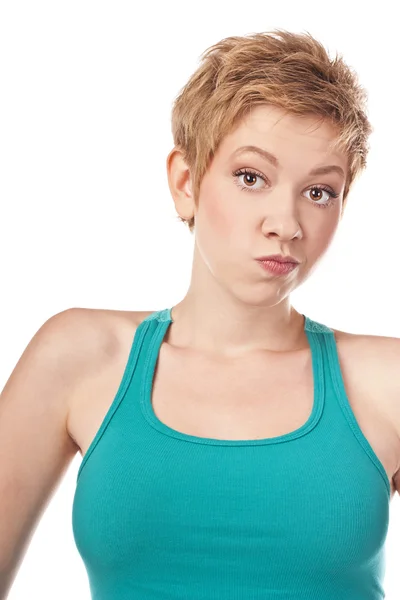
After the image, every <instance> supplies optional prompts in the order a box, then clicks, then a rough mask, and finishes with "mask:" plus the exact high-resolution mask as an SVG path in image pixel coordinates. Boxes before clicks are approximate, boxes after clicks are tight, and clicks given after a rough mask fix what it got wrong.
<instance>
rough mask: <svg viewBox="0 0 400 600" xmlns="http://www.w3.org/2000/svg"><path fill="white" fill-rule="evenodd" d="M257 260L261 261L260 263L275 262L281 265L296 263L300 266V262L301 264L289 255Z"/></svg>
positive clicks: (273, 255)
mask: <svg viewBox="0 0 400 600" xmlns="http://www.w3.org/2000/svg"><path fill="white" fill-rule="evenodd" d="M256 260H260V261H265V260H274V261H276V262H280V263H294V264H296V265H297V264H299V262H300V261H298V260H297V259H296V258H294V257H293V256H290V255H289V254H287V255H283V254H270V255H269V256H261V257H260V258H257V259H256Z"/></svg>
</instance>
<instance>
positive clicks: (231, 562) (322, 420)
mask: <svg viewBox="0 0 400 600" xmlns="http://www.w3.org/2000/svg"><path fill="white" fill-rule="evenodd" d="M202 58H203V60H202V62H201V65H200V66H199V68H198V69H197V71H196V72H195V73H194V74H193V76H192V77H191V78H190V80H189V81H188V83H187V85H185V87H184V89H183V90H182V91H181V93H180V94H179V96H178V97H177V98H176V101H175V104H174V107H173V113H172V132H173V138H174V148H173V149H172V151H171V152H170V154H169V156H168V159H167V170H168V181H169V187H170V191H171V194H172V197H173V200H174V203H175V207H176V211H177V213H178V218H179V219H180V220H181V221H183V222H184V223H186V224H187V225H188V227H189V229H190V231H191V232H193V233H194V234H195V247H194V256H193V270H192V278H191V283H190V287H189V290H188V292H187V294H186V296H185V297H184V298H183V299H182V301H181V302H179V303H178V304H176V305H175V306H173V307H171V308H169V307H168V308H163V309H161V310H157V311H145V312H136V311H133V312H130V311H129V312H124V311H113V310H89V309H80V308H72V309H70V310H66V311H64V312H62V313H59V314H57V315H54V316H52V317H51V318H50V319H49V320H48V321H47V322H46V323H45V324H44V325H43V326H42V327H41V329H40V330H39V331H38V332H37V334H36V335H35V336H34V337H33V338H32V340H31V342H30V344H29V345H28V347H27V348H26V350H25V352H24V353H23V355H22V357H21V359H20V360H19V362H18V364H17V365H16V367H15V369H14V371H13V373H12V374H11V376H10V379H9V380H8V382H7V384H6V386H5V388H4V390H3V393H2V397H1V403H0V461H1V462H0V465H1V470H0V512H1V522H0V573H1V582H2V583H1V586H0V587H1V588H2V594H3V595H2V596H1V594H0V596H1V597H3V598H4V597H5V594H6V591H7V589H8V588H9V587H10V586H11V582H12V581H13V578H14V576H15V574H16V572H17V569H18V564H20V561H21V560H22V557H23V555H24V551H25V549H26V547H27V544H28V539H29V537H30V535H31V533H32V531H33V529H34V527H35V524H36V523H37V522H38V519H39V515H40V514H42V512H43V510H44V507H45V506H46V504H47V502H48V500H49V498H50V495H51V493H52V491H53V490H54V489H55V487H56V485H57V483H58V482H59V480H60V478H61V477H62V476H63V474H64V472H65V470H66V469H67V467H68V465H69V464H70V462H71V460H72V458H73V457H74V456H75V454H76V452H77V451H80V453H81V454H82V456H83V460H82V463H81V465H80V468H79V473H78V479H77V487H76V493H75V497H74V503H73V531H74V536H75V541H76V544H77V548H78V551H79V552H80V554H81V556H82V559H83V561H84V563H85V566H86V568H87V572H88V577H89V582H90V589H91V592H92V595H93V598H94V599H95V600H111V599H112V600H127V599H128V598H129V599H136V600H139V599H140V600H142V599H146V600H155V599H157V600H158V599H161V598H162V599H164V598H165V599H167V598H168V599H170V600H175V599H185V600H186V599H187V598H191V599H193V600H194V599H200V598H201V599H202V600H205V599H207V600H211V599H214V598H215V599H218V600H228V599H229V600H232V599H233V598H237V599H239V598H240V599H246V600H249V599H260V600H261V599H263V600H266V599H267V598H268V600H273V599H277V600H278V599H279V600H303V599H307V600H311V598H315V599H318V600H328V599H329V600H338V599H340V600H375V599H378V598H379V599H381V598H384V595H385V594H384V591H383V587H382V583H383V575H384V543H385V538H386V534H387V529H388V517H389V503H390V500H391V498H392V497H393V494H394V492H395V489H396V488H397V490H399V489H400V477H399V476H398V473H399V471H398V469H399V466H400V462H399V459H400V441H399V432H400V418H399V411H398V407H397V406H396V402H397V404H398V390H397V391H396V389H395V382H396V381H397V388H398V387H399V384H398V374H397V373H398V364H399V358H400V342H399V340H398V339H396V338H387V337H380V336H367V335H363V336H361V335H354V334H350V333H346V332H343V331H337V330H334V329H332V328H330V327H329V326H328V325H326V324H322V323H318V322H316V321H314V320H313V319H312V318H311V317H309V316H306V315H303V314H301V313H299V312H297V311H296V310H295V309H294V308H293V307H292V306H291V305H290V293H291V292H292V291H293V290H294V289H295V288H297V287H298V286H299V285H300V284H301V283H302V282H303V281H305V280H306V278H307V277H309V275H310V274H311V273H312V271H313V269H314V268H315V266H316V265H317V263H318V261H319V260H320V259H321V257H322V256H323V255H324V253H325V251H326V250H327V248H328V246H329V244H330V243H331V241H332V239H333V236H334V234H335V232H336V230H337V228H338V225H339V222H340V219H341V217H342V215H343V210H344V207H345V204H346V200H347V198H348V195H349V192H350V189H351V186H352V183H353V182H354V181H355V179H356V178H357V177H358V176H359V175H360V173H361V172H362V171H363V169H364V168H365V166H366V157H367V150H368V137H369V135H370V133H371V130H372V128H371V125H370V123H369V121H368V119H367V117H366V114H365V96H366V94H365V92H364V90H363V89H362V88H361V86H360V85H359V84H358V81H357V78H356V75H355V74H354V73H353V72H352V71H351V70H350V68H349V67H348V66H347V65H346V64H345V62H344V61H343V60H342V58H340V57H336V58H335V59H331V58H330V57H329V56H328V54H327V52H326V50H325V49H324V48H323V46H322V45H321V44H320V43H319V42H318V41H317V40H315V39H314V38H313V37H312V36H310V35H309V34H294V33H290V32H287V31H284V30H275V31H274V32H267V33H259V34H255V35H251V36H245V37H229V38H227V39H224V40H222V41H220V42H219V43H217V44H215V45H214V46H212V47H211V48H209V49H208V50H207V51H206V52H205V53H204V54H203V57H202ZM396 378H397V380H396ZM396 415H397V417H396Z"/></svg>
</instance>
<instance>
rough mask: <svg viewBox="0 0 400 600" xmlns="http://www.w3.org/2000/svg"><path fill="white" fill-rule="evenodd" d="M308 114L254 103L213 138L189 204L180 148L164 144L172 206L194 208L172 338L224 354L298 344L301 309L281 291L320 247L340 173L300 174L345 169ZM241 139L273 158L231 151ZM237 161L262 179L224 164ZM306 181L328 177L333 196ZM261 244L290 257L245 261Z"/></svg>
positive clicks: (333, 211) (324, 244)
mask: <svg viewBox="0 0 400 600" xmlns="http://www.w3.org/2000/svg"><path fill="white" fill-rule="evenodd" d="M317 121H320V118H319V117H298V116H293V115H285V114H284V112H283V111H282V110H281V109H279V108H277V107H272V106H257V107H256V108H254V109H253V110H252V112H251V114H249V115H248V116H247V117H246V118H245V119H244V120H243V121H242V122H241V123H240V125H239V127H237V129H236V130H234V131H233V132H231V133H230V134H229V135H227V136H226V137H225V138H224V139H223V141H222V143H221V145H220V146H219V148H218V151H217V152H216V154H215V156H214V158H213V161H212V163H211V166H210V168H209V170H208V171H207V173H206V174H205V176H204V178H203V180H202V182H201V187H200V195H199V201H198V206H197V207H196V206H195V203H194V197H193V192H192V186H191V178H190V171H189V169H188V166H187V165H186V163H185V161H184V160H183V158H182V154H181V152H180V151H179V150H178V149H177V148H174V149H173V150H172V151H171V152H170V154H169V155H168V158H167V171H168V182H169V187H170V191H171V194H172V197H173V200H174V203H175V208H176V210H177V212H178V214H179V215H180V216H182V217H185V218H186V219H188V218H190V217H191V216H194V217H195V247H194V257H193V266H192V278H191V283H190V287H189V290H188V292H187V294H186V296H185V298H184V299H183V300H182V301H181V302H180V303H179V304H177V305H176V306H175V307H174V308H173V311H172V317H173V319H174V321H175V324H174V327H175V335H176V339H178V338H179V340H180V342H179V343H180V345H184V346H190V347H191V348H193V349H197V350H201V351H203V352H206V353H208V354H210V356H211V355H213V356H219V357H226V358H228V357H239V356H244V355H247V354H249V353H252V352H255V351H257V350H272V351H280V350H282V351H286V350H291V349H295V348H297V347H302V346H305V347H306V346H307V341H306V339H305V333H304V330H303V327H304V319H303V317H302V316H301V314H299V313H298V312H297V311H296V310H295V309H294V308H293V307H291V306H290V302H289V295H290V293H291V292H292V291H293V290H294V289H296V288H297V287H298V286H299V285H301V283H302V282H303V281H305V280H306V279H307V277H308V276H309V275H310V274H311V272H312V271H313V269H314V268H315V267H316V265H317V264H318V262H319V260H320V259H321V258H322V256H323V255H324V253H325V252H326V250H327V249H328V247H329V245H330V243H331V241H332V239H333V237H334V234H335V232H336V229H337V227H338V224H339V221H340V217H341V211H342V202H343V191H344V187H345V176H344V175H341V174H340V173H338V172H337V171H332V172H330V173H328V174H324V175H313V176H310V175H308V174H309V172H310V171H311V170H312V169H314V168H316V167H320V166H326V165H336V166H338V167H341V168H342V169H343V171H344V173H346V172H347V157H346V156H345V155H343V154H340V153H336V152H335V153H332V152H330V151H329V149H328V145H329V143H330V142H331V141H332V140H334V139H335V137H336V135H337V132H336V131H335V129H334V127H333V126H332V125H331V124H329V123H327V122H324V123H323V124H321V123H320V122H319V123H317ZM245 145H253V146H258V147H260V148H263V149H265V150H267V151H269V152H270V153H272V154H274V155H275V157H276V158H277V159H278V161H279V166H278V167H276V166H273V165H272V164H271V163H270V162H268V161H267V160H266V159H264V158H262V157H261V156H259V155H257V154H255V153H251V152H248V151H246V153H241V154H240V155H237V156H235V157H233V158H232V153H233V152H234V151H235V150H236V149H237V148H239V147H241V146H245ZM242 168H246V169H249V170H251V171H254V170H255V171H257V172H258V173H261V174H262V175H263V177H264V178H265V181H263V179H262V178H261V177H260V176H259V175H257V176H249V175H246V174H242V175H239V176H237V177H236V178H235V177H234V176H233V175H232V172H233V171H237V170H238V169H242ZM239 185H241V186H243V187H246V186H247V188H255V189H256V191H255V190H253V191H251V190H250V191H249V190H248V189H247V190H242V189H240V188H239V187H238V186H239ZM315 185H318V186H321V185H324V186H328V187H329V188H331V189H332V190H333V192H336V193H338V194H339V197H338V198H337V199H334V198H332V203H331V204H328V205H327V206H326V207H320V206H317V204H326V203H327V201H329V199H330V194H329V192H327V191H325V190H317V189H315V188H314V187H313V186H315ZM269 254H290V255H292V256H293V257H295V258H297V259H298V260H299V261H300V265H299V266H298V267H297V268H296V269H295V270H294V271H292V272H290V273H289V274H287V275H285V276H280V277H275V276H273V275H271V274H269V273H268V272H266V271H263V269H261V267H260V265H259V264H258V263H257V262H256V261H255V258H256V257H259V256H264V255H269ZM178 330H179V331H178Z"/></svg>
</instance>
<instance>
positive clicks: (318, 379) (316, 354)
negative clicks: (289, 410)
mask: <svg viewBox="0 0 400 600" xmlns="http://www.w3.org/2000/svg"><path fill="white" fill-rule="evenodd" d="M172 308H173V307H172ZM172 308H166V309H163V310H160V311H156V312H154V313H152V314H151V315H149V316H148V317H147V318H146V319H145V320H144V321H143V323H142V324H143V325H144V323H145V322H146V323H147V327H150V326H151V321H154V320H155V321H156V322H157V326H156V327H154V329H153V332H152V337H151V340H150V342H149V344H148V348H147V354H146V357H145V362H144V367H143V380H142V385H141V388H140V406H141V409H142V413H143V415H144V417H145V418H146V420H147V421H148V423H149V424H150V425H151V426H152V427H153V428H154V429H156V430H158V431H159V432H161V433H163V434H164V435H168V436H170V437H173V438H176V439H179V440H184V441H186V442H191V443H195V444H208V445H214V446H260V445H266V444H277V443H281V442H287V441H290V440H294V439H296V438H298V437H301V436H303V435H305V434H306V433H308V432H309V431H311V430H312V429H313V428H314V427H315V425H316V424H317V422H318V421H319V419H320V417H321V415H322V410H323V405H324V395H325V386H324V373H323V366H322V350H321V346H320V343H321V342H320V340H319V337H318V335H317V334H318V333H321V332H326V331H330V330H329V328H327V327H325V326H324V325H321V324H319V323H316V322H314V321H312V320H311V319H309V317H307V316H306V315H303V314H302V316H303V317H304V331H305V333H306V335H307V339H308V342H309V346H310V351H311V359H312V371H313V382H314V386H313V389H314V394H313V407H312V410H311V413H310V415H309V416H308V419H307V420H306V422H305V423H303V425H301V426H300V427H298V428H297V429H295V430H294V431H290V432H288V433H284V434H282V435H279V436H274V437H268V438H262V439H243V440H238V439H236V440H230V439H218V438H210V437H199V436H196V435H190V434H187V433H183V432H181V431H178V430H176V429H173V428H172V427H169V425H166V424H165V423H163V422H162V421H160V419H159V418H158V417H157V415H156V414H155V412H154V410H153V405H152V392H153V380H154V373H155V367H156V363H157V360H158V357H159V353H160V348H161V345H162V343H163V341H164V339H165V336H166V333H167V330H168V328H169V327H170V325H171V324H172V323H173V322H174V321H173V319H172V315H171V311H172ZM146 332H147V329H146V331H145V332H144V335H145V334H146Z"/></svg>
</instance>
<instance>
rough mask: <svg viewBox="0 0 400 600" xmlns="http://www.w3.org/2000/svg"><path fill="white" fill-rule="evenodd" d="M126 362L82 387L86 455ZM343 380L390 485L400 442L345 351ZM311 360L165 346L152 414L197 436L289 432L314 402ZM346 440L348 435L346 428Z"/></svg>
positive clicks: (78, 431) (76, 416)
mask: <svg viewBox="0 0 400 600" xmlns="http://www.w3.org/2000/svg"><path fill="white" fill-rule="evenodd" d="M125 362H126V361H125V360H124V359H123V358H122V356H121V360H120V364H119V363H118V364H117V363H115V364H114V366H113V368H110V369H107V371H105V372H104V374H103V375H101V376H99V377H97V379H96V380H95V381H92V382H91V383H90V385H88V386H87V387H86V389H85V394H84V395H85V401H84V402H75V403H74V407H73V410H71V412H70V418H69V431H70V434H71V437H73V439H74V440H75V441H76V443H77V444H78V446H79V448H80V450H81V453H82V456H84V455H85V453H86V451H87V449H88V448H89V446H90V444H91V442H92V440H93V438H94V436H95V434H96V432H97V430H98V429H99V427H100V425H101V423H102V421H103V419H104V417H105V415H106V413H107V411H108V409H109V408H110V405H111V402H112V400H113V398H114V397H115V393H116V390H117V389H118V386H119V384H120V380H121V375H122V372H123V369H124V365H125ZM341 366H342V373H343V382H344V386H345V389H346V394H347V398H348V402H349V405H350V407H351V410H352V412H353V414H354V417H355V419H356V421H357V423H358V425H359V427H360V429H361V431H362V433H363V435H364V436H365V437H366V439H367V440H368V442H369V443H370V445H371V447H372V449H373V451H374V452H375V454H376V455H377V457H378V458H379V460H380V461H381V463H382V465H383V467H384V469H385V472H386V474H387V477H388V479H389V481H390V482H391V497H393V494H394V491H395V489H394V484H393V480H392V478H393V475H394V473H395V472H396V470H397V467H398V462H399V457H400V444H399V439H398V436H397V435H396V433H395V431H394V428H393V426H392V424H391V423H390V422H389V420H388V418H387V411H384V410H383V408H382V403H381V402H380V398H379V397H378V394H379V390H377V389H376V387H375V386H370V385H368V377H367V374H366V373H364V374H363V373H361V372H360V369H361V368H362V367H361V366H360V365H359V364H358V362H357V361H352V360H351V358H350V357H349V355H348V352H346V351H344V352H342V353H341ZM314 383H315V382H314V379H313V370H312V364H311V356H310V354H309V353H307V352H299V353H298V354H297V355H296V356H294V357H293V358H291V359H290V360H286V361H285V362H282V359H280V361H279V364H278V362H277V363H276V364H266V363H265V361H263V360H262V359H257V361H254V360H249V361H242V362H240V361H239V362H236V364H231V365H226V364H212V363H210V362H209V361H205V360H200V359H199V357H193V356H187V357H184V356H183V355H182V353H176V352H174V351H173V350H172V349H171V348H170V347H169V346H168V344H163V345H162V346H161V348H160V351H159V355H158V360H157V362H156V365H155V369H154V374H153V379H152V386H151V410H152V411H153V412H154V414H155V416H156V418H157V419H158V420H159V421H161V422H162V423H163V424H165V425H167V426H168V427H170V428H172V429H174V430H176V431H178V432H181V433H184V434H187V435H192V436H197V437H205V438H215V439H221V440H223V439H228V440H257V439H265V438H273V437H277V436H281V435H285V434H288V433H290V432H293V431H295V430H296V429H298V428H300V427H301V426H302V425H303V424H304V423H306V422H307V420H308V418H309V417H310V414H311V411H312V409H313V404H314V393H315V392H314V389H315V386H314ZM349 435H351V434H350V429H349Z"/></svg>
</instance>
